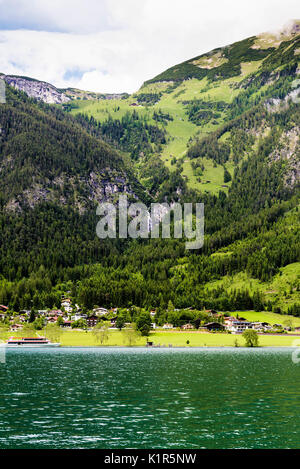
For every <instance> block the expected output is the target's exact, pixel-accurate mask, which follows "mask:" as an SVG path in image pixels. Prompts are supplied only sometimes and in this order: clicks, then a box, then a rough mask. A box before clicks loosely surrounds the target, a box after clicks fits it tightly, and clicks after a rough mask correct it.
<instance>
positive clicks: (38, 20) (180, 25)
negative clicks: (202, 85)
mask: <svg viewBox="0 0 300 469" xmlns="http://www.w3.org/2000/svg"><path fill="white" fill-rule="evenodd" d="M296 18H298V19H299V18H300V8H299V0H284V1H283V0H243V1H238V0H209V1H208V0H205V1H204V0H51V1H50V0H0V72H2V73H5V74H15V75H25V76H30V77H33V78H36V79H39V80H43V81H47V82H49V83H52V84H54V85H55V86H57V87H60V88H67V87H74V88H80V89H85V90H89V91H97V92H102V93H113V92H116V93H119V92H129V93H132V92H134V91H137V90H138V89H139V88H140V86H141V85H142V84H143V82H144V81H146V80H148V79H150V78H153V77H154V76H155V75H157V74H158V73H161V72H163V71H164V70H166V69H167V68H169V67H171V66H173V65H175V64H177V63H180V62H183V61H184V60H188V59H190V58H192V57H195V56H197V55H200V54H202V53H205V52H208V51H210V50H212V49H214V48H216V47H220V46H225V45H227V44H231V43H233V42H235V41H238V40H242V39H245V38H246V37H249V36H253V35H256V34H259V33H261V32H264V31H274V30H278V29H280V28H281V27H283V26H284V25H285V24H286V23H287V22H288V21H289V20H291V19H296Z"/></svg>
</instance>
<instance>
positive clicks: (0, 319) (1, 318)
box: [0, 313, 6, 321]
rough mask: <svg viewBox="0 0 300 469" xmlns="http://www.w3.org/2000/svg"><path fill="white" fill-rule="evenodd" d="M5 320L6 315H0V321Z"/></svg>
mask: <svg viewBox="0 0 300 469" xmlns="http://www.w3.org/2000/svg"><path fill="white" fill-rule="evenodd" d="M5 318H6V314H4V313H0V321H3V320H4V319H5Z"/></svg>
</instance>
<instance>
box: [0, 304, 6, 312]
mask: <svg viewBox="0 0 300 469" xmlns="http://www.w3.org/2000/svg"><path fill="white" fill-rule="evenodd" d="M0 311H3V313H7V311H8V306H4V305H0Z"/></svg>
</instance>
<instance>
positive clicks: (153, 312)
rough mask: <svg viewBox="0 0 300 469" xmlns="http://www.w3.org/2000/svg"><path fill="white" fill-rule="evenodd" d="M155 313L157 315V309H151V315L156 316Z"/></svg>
mask: <svg viewBox="0 0 300 469" xmlns="http://www.w3.org/2000/svg"><path fill="white" fill-rule="evenodd" d="M155 315H156V311H155V309H153V310H152V311H150V316H151V317H152V318H154V316H155Z"/></svg>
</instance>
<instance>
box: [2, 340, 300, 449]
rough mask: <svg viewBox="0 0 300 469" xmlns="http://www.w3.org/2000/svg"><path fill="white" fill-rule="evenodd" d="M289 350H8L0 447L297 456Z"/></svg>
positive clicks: (299, 386) (295, 382)
mask: <svg viewBox="0 0 300 469" xmlns="http://www.w3.org/2000/svg"><path fill="white" fill-rule="evenodd" d="M291 354H292V350H291V349H257V350H253V349H152V350H149V349H137V348H133V349H118V348H116V349H115V348H114V349H111V348H110V349H109V348H102V349H100V348H59V349H53V350H50V349H48V350H45V349H44V350H42V349H36V350H33V349H31V350H8V351H7V353H6V363H5V364H4V363H0V448H105V449H114V448H147V449H151V448H155V449H158V448H164V449H172V448H178V449H179V448H184V449H190V448H297V447H299V446H300V412H299V405H300V364H299V365H296V364H294V363H293V362H292V360H291Z"/></svg>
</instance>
